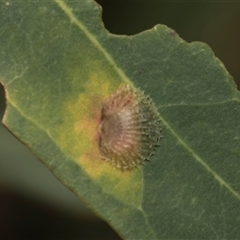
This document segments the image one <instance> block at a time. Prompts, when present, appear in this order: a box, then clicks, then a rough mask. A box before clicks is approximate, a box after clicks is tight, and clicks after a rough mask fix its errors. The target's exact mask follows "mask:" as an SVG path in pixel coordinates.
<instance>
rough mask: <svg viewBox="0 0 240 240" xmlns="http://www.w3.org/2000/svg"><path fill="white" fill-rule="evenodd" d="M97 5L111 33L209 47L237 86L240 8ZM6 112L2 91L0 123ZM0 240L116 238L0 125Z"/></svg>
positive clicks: (128, 1)
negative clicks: (172, 36) (169, 37)
mask: <svg viewBox="0 0 240 240" xmlns="http://www.w3.org/2000/svg"><path fill="white" fill-rule="evenodd" d="M79 1H81V0H79ZM97 2H98V3H99V4H100V5H101V6H102V7H103V21H104V24H105V27H106V28H107V29H108V30H109V31H110V32H112V33H115V34H126V35H133V34H137V33H139V32H141V31H144V30H147V29H150V28H152V27H153V26H154V25H156V24H158V23H160V24H165V25H167V26H168V27H170V28H172V29H174V30H176V32H177V33H178V34H179V35H180V37H182V38H183V39H184V40H186V41H187V42H192V41H202V42H205V43H207V44H208V45H209V46H210V47H211V48H212V50H213V51H214V52H215V55H216V56H217V57H218V58H219V59H220V60H221V61H222V62H223V63H224V65H225V66H226V68H227V70H228V71H229V73H230V74H231V75H232V76H233V77H234V79H235V81H236V83H237V84H238V86H240V67H239V63H240V2H234V1H224V2H220V1H219V2H217V1H201V2H200V1H199V2H198V1H160V0H155V1H147V0H145V1H141V0H125V1H124V0H97ZM5 107H6V105H5V94H4V90H3V87H2V85H0V119H2V116H3V114H4V109H5ZM0 239H116V240H117V239H120V238H119V236H118V235H117V234H116V233H115V232H114V231H113V230H112V229H111V228H110V227H109V226H108V224H106V223H105V222H103V221H102V220H100V219H99V218H98V217H96V216H95V215H94V214H93V213H92V212H91V211H90V210H88V209H87V208H86V207H84V206H83V205H82V203H81V202H80V200H79V199H78V198H77V197H76V196H75V195H74V194H73V193H72V192H71V191H69V190H68V189H67V188H66V187H64V186H63V185H62V184H61V183H60V182H59V181H58V180H57V179H56V178H55V177H54V176H53V175H52V174H51V172H49V170H48V169H47V168H46V167H45V166H44V165H43V164H42V163H41V162H40V161H39V160H38V159H36V158H35V157H34V156H33V155H32V153H31V152H30V151H29V150H28V149H27V148H26V147H25V146H24V145H23V144H22V143H20V142H19V141H18V140H17V139H15V138H14V137H13V136H12V135H11V134H10V133H9V132H8V131H7V130H6V129H5V128H4V127H3V126H2V125H0Z"/></svg>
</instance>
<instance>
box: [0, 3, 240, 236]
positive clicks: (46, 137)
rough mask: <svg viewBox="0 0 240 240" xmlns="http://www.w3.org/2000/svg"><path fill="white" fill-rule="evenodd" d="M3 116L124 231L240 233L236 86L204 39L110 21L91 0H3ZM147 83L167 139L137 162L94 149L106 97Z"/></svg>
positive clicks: (82, 195) (58, 173)
mask: <svg viewBox="0 0 240 240" xmlns="http://www.w3.org/2000/svg"><path fill="white" fill-rule="evenodd" d="M0 6H1V8H0V11H1V19H0V21H1V33H0V42H1V45H0V79H1V82H2V83H3V84H4V86H5V90H6V96H7V110H6V112H5V116H4V119H3V123H4V124H5V126H6V127H8V128H9V129H10V130H11V131H12V133H13V134H14V135H16V136H17V137H18V138H19V139H20V140H21V141H22V142H24V143H25V144H26V145H27V146H28V147H29V148H30V149H31V150H32V151H33V152H34V154H35V155H36V156H38V157H39V159H41V160H42V161H43V162H44V163H45V164H46V166H47V167H48V168H49V169H50V170H51V171H52V172H53V173H54V174H55V175H56V176H57V177H58V178H59V179H60V180H61V181H62V182H63V183H64V184H65V185H66V186H68V187H69V188H70V189H72V191H74V192H75V193H76V194H77V195H78V196H79V197H80V198H81V199H82V201H84V202H85V203H86V204H87V205H89V206H90V207H91V208H92V209H93V211H95V212H96V213H97V214H98V215H99V216H100V217H102V218H103V219H105V220H106V221H108V222H109V224H110V225H111V226H112V227H113V228H114V229H115V230H116V231H117V232H118V233H119V234H120V235H121V236H122V237H123V238H125V239H170V238H172V239H176V238H178V239H193V238H195V239H207V238H208V239H234V238H238V237H239V236H240V228H239V226H240V217H239V216H240V185H239V181H240V177H239V176H240V160H239V156H240V125H239V119H240V106H239V105H240V104H239V103H240V98H239V92H238V91H237V89H236V86H235V84H234V81H233V79H232V77H231V76H230V75H229V74H228V73H227V71H226V70H225V68H224V66H223V64H222V63H221V62H220V61H219V60H218V59H216V58H215V56H214V54H213V52H212V51H211V50H210V49H209V47H208V46H206V45H205V44H202V43H197V42H195V43H190V44H189V43H186V42H185V41H183V40H182V39H181V38H179V37H178V35H177V34H176V33H175V32H174V31H173V30H171V29H169V28H167V27H166V26H163V25H157V26H155V27H154V28H153V29H151V30H149V31H146V32H143V33H141V34H138V35H135V36H117V35H113V34H110V33H109V32H107V31H106V30H105V29H104V27H103V24H102V21H101V9H100V7H99V6H98V5H97V3H95V2H94V1H91V0H81V1H65V2H64V1H55V2H49V1H42V2H41V1H28V2H27V1H16V2H15V1H13V2H1V5H0ZM121 84H129V85H131V86H132V87H133V88H135V87H139V88H140V89H141V90H143V91H144V92H145V93H146V94H147V95H149V96H150V97H151V98H152V100H153V102H154V103H155V105H156V107H157V108H158V110H159V113H160V118H161V121H162V136H163V138H162V139H161V146H160V148H158V149H157V152H156V154H155V156H154V157H152V158H151V161H150V162H149V163H147V164H146V165H145V166H143V167H141V168H140V169H139V170H134V171H129V172H122V171H120V170H117V169H115V168H113V167H112V166H111V165H109V164H108V163H107V162H105V161H103V160H102V159H100V158H99V155H98V142H97V141H96V139H97V138H96V136H97V132H98V131H97V125H98V119H99V115H100V112H101V103H102V101H103V100H104V99H105V98H106V97H107V96H109V95H110V94H111V93H112V92H113V91H114V90H116V89H117V88H118V87H119V85H121Z"/></svg>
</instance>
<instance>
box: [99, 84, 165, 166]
mask: <svg viewBox="0 0 240 240" xmlns="http://www.w3.org/2000/svg"><path fill="white" fill-rule="evenodd" d="M160 131H161V127H160V119H159V115H158V112H157V109H156V108H155V106H154V104H153V103H152V101H151V100H150V99H149V97H146V96H145V95H144V93H143V92H141V91H140V90H133V89H132V88H131V87H130V86H129V85H126V86H123V87H121V88H120V89H118V90H117V91H116V92H114V93H113V94H112V95H110V97H109V98H108V99H106V101H105V102H104V103H103V105H102V111H101V122H100V125H99V133H100V134H99V135H100V137H99V150H100V154H101V157H102V158H104V159H105V160H107V161H109V162H110V163H111V164H112V165H113V166H115V167H117V168H119V169H121V170H132V169H134V168H136V167H137V166H139V165H140V164H143V163H144V161H146V160H149V158H150V157H151V155H153V154H154V153H155V151H156V148H157V146H159V140H160V137H161V135H160Z"/></svg>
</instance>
